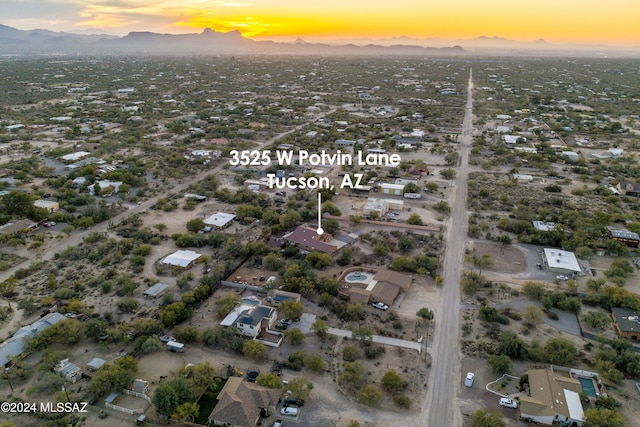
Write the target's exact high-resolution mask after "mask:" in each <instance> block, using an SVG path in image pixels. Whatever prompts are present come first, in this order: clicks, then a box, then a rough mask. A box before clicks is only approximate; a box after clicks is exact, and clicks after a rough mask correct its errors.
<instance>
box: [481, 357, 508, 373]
mask: <svg viewBox="0 0 640 427" xmlns="http://www.w3.org/2000/svg"><path fill="white" fill-rule="evenodd" d="M487 364H488V365H489V366H491V370H492V371H493V373H494V374H496V375H503V374H508V373H509V371H511V359H510V358H509V356H506V355H504V354H496V355H493V356H490V357H489V358H488V359H487Z"/></svg>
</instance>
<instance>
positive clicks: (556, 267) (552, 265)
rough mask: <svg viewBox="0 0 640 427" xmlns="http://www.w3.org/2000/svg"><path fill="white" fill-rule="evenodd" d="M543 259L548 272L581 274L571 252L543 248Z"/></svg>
mask: <svg viewBox="0 0 640 427" xmlns="http://www.w3.org/2000/svg"><path fill="white" fill-rule="evenodd" d="M544 258H545V261H546V263H547V268H548V269H549V271H553V272H555V273H563V274H579V273H581V272H582V269H581V268H580V264H578V260H577V259H576V256H575V254H574V253H573V252H569V251H563V250H561V249H552V248H544Z"/></svg>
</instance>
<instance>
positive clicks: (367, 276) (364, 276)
mask: <svg viewBox="0 0 640 427" xmlns="http://www.w3.org/2000/svg"><path fill="white" fill-rule="evenodd" d="M372 278H373V274H371V273H365V272H362V271H354V272H352V273H349V274H347V275H346V276H345V278H344V280H345V282H347V283H369V282H370V281H371V279H372Z"/></svg>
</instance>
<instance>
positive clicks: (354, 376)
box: [338, 361, 365, 388]
mask: <svg viewBox="0 0 640 427" xmlns="http://www.w3.org/2000/svg"><path fill="white" fill-rule="evenodd" d="M364 372H365V369H364V365H362V363H361V362H360V361H355V362H346V363H345V364H344V367H343V369H342V373H341V374H340V375H339V376H338V384H340V385H341V386H343V387H348V388H358V387H360V386H361V385H362V383H363V382H364Z"/></svg>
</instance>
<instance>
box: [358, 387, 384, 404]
mask: <svg viewBox="0 0 640 427" xmlns="http://www.w3.org/2000/svg"><path fill="white" fill-rule="evenodd" d="M381 400H382V392H381V391H380V389H379V388H378V387H376V386H374V385H373V384H367V385H364V386H363V387H362V388H361V389H360V390H358V402H360V403H362V404H363V405H368V406H375V405H377V404H378V403H380V401H381Z"/></svg>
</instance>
